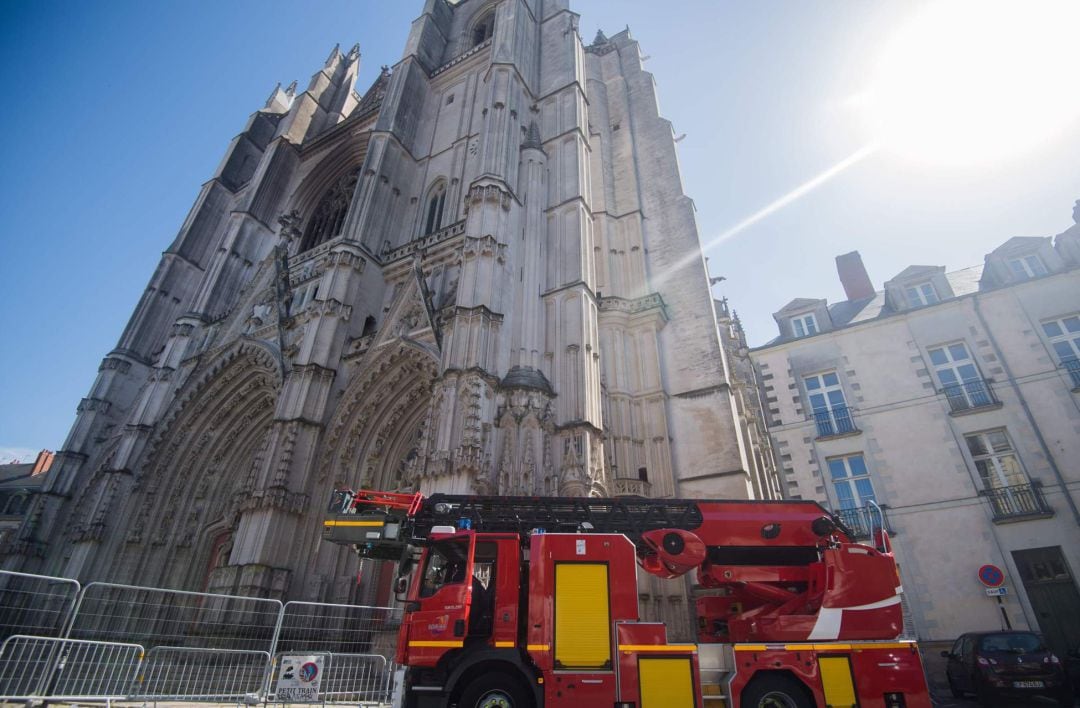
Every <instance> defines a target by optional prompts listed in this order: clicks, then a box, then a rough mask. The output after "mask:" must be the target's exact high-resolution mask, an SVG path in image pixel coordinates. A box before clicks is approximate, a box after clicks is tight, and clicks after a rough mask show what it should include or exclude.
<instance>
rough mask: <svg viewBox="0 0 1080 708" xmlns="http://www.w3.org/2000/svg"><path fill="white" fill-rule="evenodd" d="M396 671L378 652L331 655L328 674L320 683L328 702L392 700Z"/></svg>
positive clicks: (324, 698) (325, 699) (382, 701)
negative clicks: (390, 667) (391, 668)
mask: <svg viewBox="0 0 1080 708" xmlns="http://www.w3.org/2000/svg"><path fill="white" fill-rule="evenodd" d="M392 688H393V671H391V670H390V669H389V666H388V664H387V661H386V657H384V656H381V655H379V654H330V661H329V664H328V666H327V671H326V676H325V677H324V678H323V682H322V685H320V686H319V692H320V695H321V697H322V699H323V701H324V702H325V703H385V702H389V701H390V692H391V689H392Z"/></svg>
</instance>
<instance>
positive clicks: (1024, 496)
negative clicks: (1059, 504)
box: [964, 428, 1050, 521]
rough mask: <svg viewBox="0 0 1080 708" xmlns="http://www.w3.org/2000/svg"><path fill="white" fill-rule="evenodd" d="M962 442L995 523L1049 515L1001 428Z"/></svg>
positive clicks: (1039, 492)
mask: <svg viewBox="0 0 1080 708" xmlns="http://www.w3.org/2000/svg"><path fill="white" fill-rule="evenodd" d="M964 440H965V441H966V442H967V447H968V452H970V453H971V459H972V461H973V462H974V463H975V469H976V471H977V472H978V474H979V483H980V484H981V485H982V490H980V494H982V495H983V496H986V497H987V498H989V500H990V506H991V508H992V509H993V512H994V520H995V521H997V520H1002V519H1010V518H1014V517H1018V516H1032V515H1039V516H1042V515H1046V514H1049V513H1050V509H1049V507H1047V506H1046V502H1045V501H1044V500H1043V497H1042V490H1041V489H1040V488H1039V487H1036V486H1034V485H1032V484H1031V483H1030V482H1029V480H1028V478H1027V475H1026V474H1025V473H1024V468H1023V467H1022V466H1021V465H1020V460H1019V458H1018V457H1017V456H1016V451H1015V450H1013V447H1012V443H1011V442H1009V436H1008V435H1007V434H1006V433H1005V429H1004V428H1000V429H998V430H989V431H986V432H983V433H975V434H973V435H965V436H964Z"/></svg>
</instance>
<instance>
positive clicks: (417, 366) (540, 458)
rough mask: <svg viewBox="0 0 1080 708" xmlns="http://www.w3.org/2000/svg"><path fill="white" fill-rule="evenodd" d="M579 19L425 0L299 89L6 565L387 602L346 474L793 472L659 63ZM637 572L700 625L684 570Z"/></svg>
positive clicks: (162, 290) (493, 4)
mask: <svg viewBox="0 0 1080 708" xmlns="http://www.w3.org/2000/svg"><path fill="white" fill-rule="evenodd" d="M577 27H578V16H577V15H576V14H574V13H573V12H572V11H571V10H570V9H569V8H568V3H567V0H460V1H459V2H456V3H450V2H447V1H446V0H427V1H426V3H425V4H424V7H423V9H422V12H421V13H420V15H419V17H418V18H417V19H416V20H415V21H414V23H413V25H412V30H411V33H410V35H409V39H408V43H407V45H406V47H405V52H404V56H403V58H402V59H401V60H400V61H399V62H398V63H397V64H395V65H394V66H393V68H392V69H389V68H384V69H383V71H382V73H381V75H380V76H379V77H378V79H377V80H376V81H375V83H374V84H373V85H372V86H371V87H370V88H368V89H367V90H366V91H364V92H363V93H362V94H361V93H359V92H358V91H357V90H356V89H355V88H354V83H355V80H356V76H357V71H358V67H359V61H360V55H359V50H358V49H357V48H353V49H352V51H350V52H348V53H342V52H341V51H339V50H337V49H335V50H334V51H333V53H332V54H331V55H330V57H329V59H328V60H327V61H326V64H325V66H323V67H322V68H321V69H320V70H319V71H318V72H316V73H315V75H314V76H313V77H312V79H311V81H310V83H309V84H308V86H307V88H306V89H298V88H297V87H296V85H295V84H293V85H292V86H289V87H288V88H285V89H281V88H280V87H279V88H278V89H276V90H275V91H274V93H273V95H272V96H271V97H270V99H269V100H268V101H267V103H266V105H265V106H264V107H263V108H261V109H259V110H258V111H256V112H255V113H254V114H253V115H252V116H251V119H250V120H249V122H248V124H247V126H246V127H245V128H244V130H243V132H242V133H241V134H240V135H239V136H237V137H236V138H235V139H234V140H233V141H232V143H231V144H230V145H229V147H228V149H227V151H226V153H225V156H224V158H223V159H222V161H221V164H220V167H219V169H218V171H217V173H216V174H215V175H214V176H213V177H212V178H211V179H210V180H209V181H208V182H206V183H205V184H204V185H203V188H202V190H201V192H200V194H199V196H198V199H197V200H196V202H195V204H194V206H193V207H192V209H191V212H190V215H189V216H188V218H187V220H186V221H185V222H184V224H183V225H182V227H181V229H180V232H179V234H178V236H177V237H176V240H175V241H174V242H173V243H172V245H171V246H169V248H168V249H167V250H166V252H165V253H164V255H163V256H162V258H161V262H160V264H159V266H158V268H157V270H156V271H155V272H154V274H153V276H152V278H151V280H150V283H149V285H148V287H147V288H146V291H145V294H144V295H143V296H142V299H141V300H140V302H139V304H138V306H137V307H136V309H135V311H134V314H133V315H132V316H131V319H130V322H129V324H128V325H127V328H126V329H125V331H124V332H123V334H122V336H121V338H120V341H119V344H118V345H117V347H116V348H115V349H114V350H113V351H112V352H110V353H109V354H108V355H107V356H106V357H105V359H104V360H103V361H102V363H101V367H100V373H99V375H98V377H97V380H96V381H95V383H94V385H93V388H92V390H91V392H90V394H89V396H88V397H87V398H85V399H83V401H82V403H81V404H80V405H79V409H78V418H77V421H76V423H75V425H74V427H73V428H72V430H71V432H70V434H69V437H68V438H67V441H66V444H65V448H64V450H63V451H62V452H61V453H60V454H58V455H57V467H58V468H59V469H58V471H57V474H55V475H54V478H53V480H52V481H51V483H50V484H51V487H50V489H49V490H48V492H47V494H44V495H42V496H41V497H39V500H38V502H37V504H36V505H35V507H34V509H33V512H32V513H31V514H30V515H29V518H28V520H27V522H26V523H25V524H24V526H23V528H22V529H21V531H20V534H19V537H18V540H17V541H16V542H15V543H13V544H11V545H10V546H9V547H8V548H7V549H6V553H7V555H6V560H5V563H6V566H5V567H14V568H19V569H23V570H30V571H33V572H39V573H49V574H56V575H65V576H69V577H76V578H79V579H81V580H84V581H86V580H108V581H112V582H123V583H133V584H138V585H152V586H164V587H177V588H185V589H191V590H209V591H215V592H227V593H238V594H247V595H257V596H263V597H279V598H287V599H304V600H317V601H329V602H375V601H379V602H385V601H386V600H387V595H388V593H387V586H388V583H387V581H388V580H389V578H388V577H383V578H382V579H379V577H378V574H377V573H367V572H365V573H363V574H362V579H361V580H360V581H359V582H358V580H357V571H358V563H359V562H358V560H357V558H356V557H355V555H353V554H351V553H350V552H349V551H348V550H347V549H342V548H339V547H336V546H330V545H328V544H324V543H322V542H321V541H320V529H321V514H322V511H323V508H324V506H325V503H326V501H327V500H328V499H329V497H330V494H331V491H332V490H333V489H335V488H336V487H339V486H351V487H365V488H376V489H384V490H413V489H420V490H423V491H425V492H435V491H445V492H454V493H467V492H477V493H485V494H543V495H556V494H557V495H590V494H591V495H599V496H607V495H620V494H640V495H651V496H655V497H665V496H714V497H735V498H744V497H750V496H770V495H771V494H772V493H773V492H774V491H775V483H774V482H773V481H772V477H771V476H770V474H771V466H770V465H769V464H766V463H763V462H762V460H763V457H762V454H761V453H762V451H761V450H760V449H757V446H758V444H759V443H762V441H761V437H762V436H758V435H756V433H755V430H756V428H755V425H756V424H755V422H754V421H753V414H754V412H755V411H756V410H757V408H756V406H754V405H748V401H747V398H748V397H749V398H752V397H753V396H755V395H756V393H755V389H754V387H753V386H752V385H750V386H748V385H746V382H745V381H740V380H738V379H739V373H738V372H739V371H741V370H744V369H745V370H749V366H748V365H747V366H745V367H743V366H741V365H738V366H737V365H735V363H734V362H732V361H731V359H732V358H733V357H734V358H739V357H740V356H742V357H745V342H744V341H742V342H741V344H740V343H739V342H740V341H741V337H740V336H739V333H738V332H737V331H736V330H737V321H736V323H735V325H734V326H735V327H736V330H732V329H731V327H732V324H731V318H730V316H728V315H727V313H726V307H725V309H724V312H723V313H722V316H721V318H720V320H721V321H720V325H721V327H722V328H725V329H724V332H725V336H724V337H721V332H720V330H719V329H718V320H717V314H718V312H717V310H716V309H714V306H713V301H712V297H711V295H710V292H709V281H708V273H707V272H706V269H705V263H704V259H703V257H702V254H701V250H700V245H699V240H698V233H697V227H696V223H695V217H694V207H693V205H692V203H691V201H690V199H689V198H688V197H687V196H686V195H685V194H684V193H683V190H682V185H681V179H680V175H679V170H678V163H677V158H676V153H675V144H674V141H673V136H672V129H671V125H670V124H669V122H668V121H666V120H664V119H663V118H661V117H660V115H659V112H658V107H657V100H656V93H655V86H654V82H653V77H652V75H650V74H649V73H647V72H646V71H644V70H643V68H642V60H641V54H640V51H639V48H638V45H637V43H636V42H635V41H634V40H633V39H632V38H631V37H630V35H629V32H622V33H619V34H617V35H615V36H613V37H611V38H610V39H608V38H606V37H604V36H603V35H598V36H597V38H596V40H595V41H594V42H593V43H591V44H588V45H586V44H584V43H583V42H582V40H581V38H580V37H579V34H578V31H577ZM733 332H735V335H734V336H733V335H732V333H733ZM733 342H734V344H732V343H733ZM725 343H727V344H729V345H731V346H727V347H725ZM740 347H741V350H742V351H735V349H739V348H740ZM764 444H765V445H767V442H766V443H764ZM766 452H767V451H766ZM765 457H768V455H765ZM383 575H384V576H388V575H389V574H383ZM643 582H644V583H646V584H645V585H643V587H642V600H643V603H644V604H645V613H646V616H651V617H655V618H659V619H667V620H669V621H670V622H672V623H673V624H675V625H679V626H683V624H684V623H685V622H686V617H687V612H686V611H685V605H682V604H681V603H684V602H685V600H684V599H683V598H684V596H685V588H684V587H683V585H682V583H681V582H678V583H675V584H674V585H672V584H671V583H664V582H663V581H659V580H656V579H652V580H651V581H650V580H646V581H643ZM650 583H651V584H650ZM685 631H688V627H684V632H685Z"/></svg>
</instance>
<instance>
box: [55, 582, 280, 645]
mask: <svg viewBox="0 0 1080 708" xmlns="http://www.w3.org/2000/svg"><path fill="white" fill-rule="evenodd" d="M281 609H282V604H281V602H280V601H278V600H264V599H260V598H252V597H242V596H239V595H215V594H213V593H205V592H188V591H186V590H164V589H161V588H147V587H140V586H136V585H119V584H115V583H90V584H88V585H87V586H86V587H85V588H83V589H82V592H81V593H80V594H79V599H78V602H77V603H76V605H75V611H74V613H73V616H72V621H71V624H70V627H69V629H68V633H67V636H71V637H76V638H79V639H94V640H98V641H134V642H138V643H139V644H142V645H143V646H145V647H147V648H151V647H155V646H170V647H189V648H205V649H210V648H214V649H242V650H249V651H270V649H271V646H272V644H273V640H274V637H275V636H276V630H277V626H278V624H279V623H280V621H281Z"/></svg>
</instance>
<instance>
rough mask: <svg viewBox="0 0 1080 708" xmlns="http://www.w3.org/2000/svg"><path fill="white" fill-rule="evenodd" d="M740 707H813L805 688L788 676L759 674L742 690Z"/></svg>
mask: <svg viewBox="0 0 1080 708" xmlns="http://www.w3.org/2000/svg"><path fill="white" fill-rule="evenodd" d="M739 706H740V707H741V708H814V704H813V702H812V701H811V700H810V697H809V696H808V695H807V694H806V689H805V688H803V685H802V684H801V683H799V682H798V681H797V680H796V679H793V678H791V677H790V676H768V675H766V676H759V677H758V678H756V679H754V680H753V681H751V682H750V685H749V686H747V687H746V690H744V691H743V692H742V700H741V701H739Z"/></svg>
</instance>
